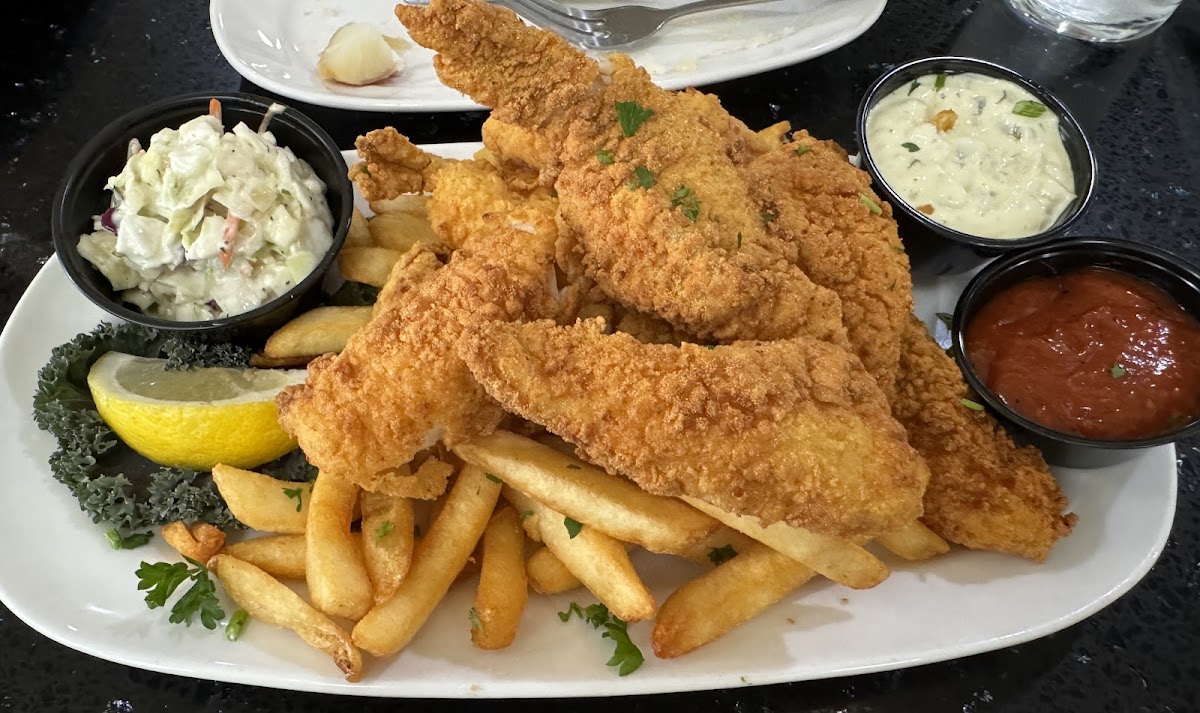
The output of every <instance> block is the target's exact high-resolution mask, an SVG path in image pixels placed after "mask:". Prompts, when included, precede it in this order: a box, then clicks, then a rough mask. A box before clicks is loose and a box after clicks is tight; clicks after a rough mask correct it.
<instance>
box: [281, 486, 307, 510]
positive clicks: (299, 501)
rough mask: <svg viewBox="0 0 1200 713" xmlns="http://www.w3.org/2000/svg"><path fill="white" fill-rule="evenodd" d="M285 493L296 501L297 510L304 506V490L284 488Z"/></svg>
mask: <svg viewBox="0 0 1200 713" xmlns="http://www.w3.org/2000/svg"><path fill="white" fill-rule="evenodd" d="M283 494H284V495H286V496H288V497H289V498H291V499H292V500H295V501H296V512H300V508H302V507H303V506H304V491H303V490H301V489H300V488H284V489H283Z"/></svg>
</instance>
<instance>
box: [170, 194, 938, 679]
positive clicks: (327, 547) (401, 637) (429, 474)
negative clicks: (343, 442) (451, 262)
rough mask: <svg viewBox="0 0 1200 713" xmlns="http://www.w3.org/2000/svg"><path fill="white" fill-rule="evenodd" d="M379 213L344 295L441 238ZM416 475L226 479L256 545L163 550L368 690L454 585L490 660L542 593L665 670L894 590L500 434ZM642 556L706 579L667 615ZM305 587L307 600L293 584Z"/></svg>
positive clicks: (173, 540) (919, 539) (329, 330)
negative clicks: (406, 485)
mask: <svg viewBox="0 0 1200 713" xmlns="http://www.w3.org/2000/svg"><path fill="white" fill-rule="evenodd" d="M371 208H372V210H373V211H374V212H375V213H376V215H375V217H374V218H372V219H371V220H370V221H366V220H365V219H363V217H362V215H361V214H359V213H358V212H357V211H355V219H354V224H353V225H354V227H353V228H352V230H351V236H350V238H349V239H348V240H347V243H346V247H345V248H344V249H343V252H342V254H341V259H340V261H339V264H340V266H341V271H342V274H343V276H344V277H346V279H349V280H354V281H359V282H364V283H367V284H372V285H376V286H379V285H382V284H383V283H384V282H385V281H386V279H387V276H388V272H390V270H391V267H392V265H394V264H395V262H396V261H397V260H399V259H400V256H401V255H402V254H403V252H404V251H405V250H407V249H409V248H411V247H413V246H415V245H418V244H429V243H433V242H436V236H435V235H434V233H433V231H432V229H430V228H429V223H428V222H427V220H426V218H425V204H424V198H423V197H421V196H402V197H401V198H398V199H395V200H392V201H383V202H377V203H372V204H371ZM370 313H371V308H370V307H362V308H357V307H321V308H317V309H315V310H313V311H311V312H308V313H306V314H303V315H300V316H299V317H297V318H296V319H294V320H293V321H292V322H290V323H288V324H287V325H285V326H284V327H282V328H281V329H280V330H279V331H278V332H277V333H275V334H274V335H273V336H272V337H271V338H270V339H269V340H268V341H267V343H266V346H265V347H264V349H263V353H262V354H261V355H257V356H258V359H259V365H262V366H281V365H287V366H293V365H296V364H301V363H304V362H306V361H308V360H310V359H312V358H313V357H315V356H317V355H319V354H323V353H327V352H337V351H340V350H341V349H342V348H344V346H345V343H346V340H347V339H348V338H349V337H350V335H352V334H353V333H354V332H355V331H356V330H357V329H358V328H360V327H361V326H362V325H363V324H365V323H366V321H367V320H368V319H369V318H370ZM412 466H416V470H415V471H414V472H413V475H412V477H411V478H409V479H408V482H411V483H413V488H412V492H409V493H406V494H405V496H398V495H383V494H379V493H371V492H365V491H361V490H360V489H359V488H358V486H357V485H354V484H352V483H348V482H345V481H342V480H339V479H337V478H334V477H328V476H322V475H318V477H317V478H316V480H315V481H314V482H313V483H311V484H296V483H291V482H287V481H282V480H277V479H275V478H271V477H269V476H266V475H262V474H259V473H255V472H252V471H247V470H241V469H238V468H233V467H229V466H224V465H219V466H217V467H216V468H214V469H213V480H214V482H215V483H216V486H217V488H218V489H219V491H220V493H221V496H222V497H223V498H224V499H225V501H226V502H227V503H228V505H229V509H230V511H231V512H232V513H233V515H234V516H235V517H236V518H237V519H238V521H240V522H241V523H243V524H244V525H246V526H247V527H249V528H251V529H252V530H254V531H257V532H258V533H262V535H261V536H258V537H254V538H253V539H247V540H244V541H241V542H237V543H234V544H227V543H226V542H225V536H224V534H223V533H221V531H220V530H217V529H216V528H213V527H211V526H208V525H197V526H193V527H188V526H186V525H185V524H183V523H173V524H171V525H168V526H166V527H164V528H163V533H162V534H163V537H164V538H165V539H166V541H167V542H168V543H169V544H171V545H172V546H173V547H174V548H175V549H177V550H178V551H179V552H180V553H182V554H185V555H187V556H188V557H191V558H193V559H196V560H197V561H200V562H207V564H208V567H209V569H210V571H211V572H212V573H213V574H214V575H215V576H216V577H217V578H218V579H219V580H220V581H221V583H222V584H223V585H224V587H225V591H226V592H227V593H228V594H229V596H230V597H231V598H232V599H233V600H234V601H235V602H236V603H237V604H238V606H240V607H241V608H243V609H245V610H246V611H247V612H248V613H249V615H250V616H251V617H253V618H255V619H258V620H260V621H263V622H267V623H271V624H274V625H277V626H281V627H285V628H288V629H291V630H293V631H295V632H296V633H297V634H298V635H299V636H300V637H301V638H302V639H304V640H305V641H306V642H308V643H309V644H311V645H312V646H314V647H316V648H318V649H320V650H321V651H324V652H325V653H326V654H328V655H329V656H330V657H331V658H332V659H333V661H334V663H335V664H336V665H337V666H338V668H339V669H340V670H341V671H342V672H343V673H344V674H345V676H346V679H347V680H349V681H357V680H359V679H360V678H361V676H362V673H363V652H366V653H367V654H370V655H372V656H389V655H392V654H395V653H396V652H398V651H401V650H402V649H404V648H405V647H406V646H407V645H408V644H409V643H410V642H411V641H412V640H413V638H414V637H415V636H416V635H417V633H418V632H419V631H420V630H421V627H422V626H423V625H424V624H425V622H426V621H427V620H428V618H429V616H430V615H431V613H432V612H433V611H434V609H435V608H436V607H437V606H438V604H439V602H441V600H442V599H443V598H444V597H445V596H446V594H447V592H448V591H449V590H450V589H451V587H453V586H455V583H456V582H461V583H462V584H461V585H460V586H467V585H466V582H467V581H468V580H470V579H471V578H473V577H474V575H475V574H476V573H478V580H477V584H476V585H475V586H476V595H475V606H474V608H473V609H472V610H471V612H470V613H469V616H468V613H467V612H464V616H463V618H462V621H463V626H464V627H468V626H469V627H470V637H471V641H472V643H473V644H474V645H475V646H476V647H478V648H480V649H503V648H505V647H507V646H509V645H510V644H511V643H512V642H513V640H514V639H515V637H516V636H517V635H518V631H519V627H520V624H521V621H522V616H523V613H524V610H525V606H526V601H527V597H528V591H529V590H530V589H532V590H533V591H534V592H535V593H537V594H541V595H550V594H560V593H564V592H569V591H572V590H575V589H579V588H586V589H587V590H588V591H589V592H590V593H591V595H592V596H594V597H595V598H596V599H598V600H599V601H600V603H602V604H604V605H605V606H606V607H607V608H608V611H609V612H610V613H611V614H612V615H613V616H615V617H618V618H620V619H622V620H624V621H626V622H640V621H651V620H653V633H652V636H651V641H652V645H653V648H654V653H655V654H656V655H657V656H658V657H660V658H674V657H677V656H682V655H683V654H686V653H688V652H690V651H693V650H695V649H696V648H698V647H700V646H703V645H704V644H706V643H709V642H712V641H714V640H715V639H717V638H719V637H721V636H722V635H724V634H725V633H727V632H729V631H730V630H732V629H734V628H735V627H737V626H739V625H740V624H742V623H744V622H746V621H748V620H750V619H751V618H753V617H755V616H756V615H758V614H759V613H761V612H763V611H764V610H766V609H767V608H769V607H770V606H772V605H773V604H775V603H776V602H778V601H780V600H782V599H784V598H786V597H788V596H790V595H792V594H793V593H794V592H795V591H796V590H797V589H798V588H799V587H800V586H801V585H803V584H804V583H805V582H807V581H808V580H809V579H811V578H813V577H814V576H818V575H820V576H823V577H826V578H828V579H831V580H833V581H835V582H838V583H840V584H843V585H846V586H848V587H852V588H859V589H861V588H867V587H873V586H875V585H877V584H879V583H880V582H881V581H883V579H884V578H886V577H887V575H888V568H887V566H886V565H885V564H884V563H883V562H882V561H881V560H880V559H878V558H877V557H876V556H875V555H874V554H872V553H871V552H870V551H868V550H867V549H866V548H865V547H864V545H866V544H867V543H866V542H865V541H861V542H851V541H847V540H841V539H838V538H834V537H829V536H826V535H821V534H817V533H813V532H809V531H807V530H804V529H801V528H797V527H791V526H789V525H786V524H784V523H775V524H771V525H769V526H766V527H764V526H762V525H761V524H760V523H759V522H758V521H757V520H756V519H754V518H751V517H745V516H740V515H735V514H732V513H729V512H725V511H723V510H721V509H719V508H717V507H714V506H713V505H711V504H709V503H706V502H703V501H700V500H696V499H693V498H686V497H685V498H681V499H676V498H670V497H663V496H659V495H652V494H650V493H647V492H645V491H643V490H641V489H640V488H638V487H637V486H636V485H635V484H633V483H632V482H631V481H629V480H627V479H625V478H623V477H619V476H616V475H613V474H610V473H607V472H605V471H604V470H602V469H600V468H597V467H595V466H593V465H591V464H589V463H586V462H584V461H582V460H579V459H578V458H576V457H575V456H574V455H572V449H571V447H570V446H569V445H568V444H566V443H564V442H563V441H561V440H559V439H557V438H555V437H553V436H550V435H549V434H544V435H541V436H538V437H537V438H536V439H533V438H527V437H524V436H520V435H517V434H515V433H511V432H507V431H498V432H496V433H494V434H492V435H490V436H488V437H485V438H481V439H477V440H475V441H473V442H471V443H468V444H464V445H461V446H459V447H457V448H454V449H453V451H451V452H445V451H442V452H437V453H427V454H423V456H422V457H421V458H419V459H418V460H417V461H414V463H413V464H411V465H410V467H412ZM422 524H424V525H425V526H424V527H422ZM422 531H423V533H424V534H423V535H422V534H420V533H421V532H422ZM878 543H879V544H880V545H882V546H883V547H884V548H885V549H887V550H889V551H891V552H892V553H893V554H895V555H897V556H899V557H901V558H904V559H907V560H923V559H927V558H930V557H933V556H936V555H938V554H941V553H943V552H945V551H946V550H947V549H948V547H947V545H946V543H945V542H944V541H943V540H941V539H940V538H939V537H938V536H937V535H935V534H934V533H932V532H931V531H930V530H928V529H927V528H925V527H924V526H923V525H921V524H920V523H918V522H915V521H914V522H913V523H912V524H911V525H909V526H908V527H905V528H902V529H901V530H899V531H897V532H892V533H887V534H886V535H885V536H883V537H880V538H878ZM634 547H641V548H644V549H646V550H649V551H651V552H656V553H663V554H668V555H675V556H679V557H683V558H686V559H688V560H691V561H693V562H696V563H698V564H699V565H701V566H702V567H705V568H707V571H703V572H702V573H700V574H699V575H698V576H697V577H696V578H694V579H692V580H691V581H689V582H687V583H685V584H683V585H682V586H681V587H679V588H678V589H676V590H675V591H674V592H673V593H672V594H671V595H670V596H668V597H667V598H666V600H665V601H663V602H661V603H660V602H658V601H656V599H655V597H654V595H653V594H652V593H651V592H650V591H649V589H648V588H647V587H646V585H645V584H644V583H643V581H642V579H641V577H640V575H639V573H638V572H637V570H636V569H635V568H634V565H633V563H632V560H631V559H630V550H631V549H632V548H634ZM301 579H302V580H303V581H304V583H305V585H306V589H307V595H308V596H307V599H305V598H304V597H301V596H299V595H297V594H296V593H295V592H294V591H293V589H292V588H291V587H290V586H288V585H287V584H284V582H283V581H282V580H301Z"/></svg>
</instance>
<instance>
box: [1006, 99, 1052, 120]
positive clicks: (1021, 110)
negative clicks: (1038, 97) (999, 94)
mask: <svg viewBox="0 0 1200 713" xmlns="http://www.w3.org/2000/svg"><path fill="white" fill-rule="evenodd" d="M1012 113H1014V114H1016V115H1017V116H1027V117H1029V118H1030V119H1036V118H1038V117H1039V116H1041V115H1042V114H1045V113H1046V105H1045V104H1043V103H1041V102H1035V101H1032V100H1029V99H1023V100H1021V101H1019V102H1017V103H1016V104H1013V108H1012Z"/></svg>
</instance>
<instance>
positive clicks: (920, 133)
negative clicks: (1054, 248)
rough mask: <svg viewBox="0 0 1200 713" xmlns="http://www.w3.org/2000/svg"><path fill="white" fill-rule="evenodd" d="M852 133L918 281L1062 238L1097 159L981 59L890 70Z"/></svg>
mask: <svg viewBox="0 0 1200 713" xmlns="http://www.w3.org/2000/svg"><path fill="white" fill-rule="evenodd" d="M856 129H857V138H858V145H859V150H860V154H861V158H862V167H863V168H864V169H865V170H866V171H867V172H868V173H869V174H870V175H871V178H872V179H873V181H874V183H875V189H876V191H878V192H879V194H880V195H881V196H883V197H884V199H885V200H887V201H888V202H890V203H891V204H892V206H893V208H894V209H895V210H894V213H895V215H896V221H897V224H898V225H899V230H900V237H901V239H902V240H903V241H904V244H905V249H906V250H907V251H908V253H909V259H910V262H911V264H912V268H913V270H914V271H915V272H920V273H924V274H934V275H945V274H954V273H958V272H964V271H966V270H970V269H972V268H974V267H977V266H978V265H979V264H980V263H982V262H983V261H985V260H987V259H988V258H991V257H995V256H997V255H1000V254H1003V253H1006V252H1009V251H1013V250H1022V249H1026V248H1029V247H1033V246H1035V245H1039V244H1041V243H1045V242H1049V241H1051V240H1053V239H1055V238H1060V237H1063V236H1064V235H1065V234H1066V233H1067V231H1068V230H1069V229H1070V228H1071V226H1072V225H1074V224H1075V222H1076V221H1077V220H1078V219H1079V217H1080V216H1081V215H1082V214H1083V212H1084V210H1085V208H1086V207H1087V205H1088V203H1089V201H1090V199H1091V196H1092V192H1093V188H1094V183H1095V175H1096V159H1095V155H1094V154H1093V152H1092V148H1091V145H1090V144H1089V143H1088V140H1087V137H1086V136H1085V135H1084V133H1083V129H1082V128H1081V127H1080V126H1079V122H1077V121H1076V120H1075V118H1074V117H1073V116H1072V115H1071V112H1070V111H1069V110H1068V109H1067V107H1066V106H1065V105H1063V103H1062V102H1060V101H1059V100H1058V99H1057V98H1056V97H1055V96H1054V95H1052V94H1051V93H1050V92H1049V91H1047V90H1046V89H1044V88H1042V87H1041V86H1039V85H1037V84H1035V83H1034V82H1032V81H1030V80H1028V79H1026V78H1025V77H1023V76H1021V75H1020V74H1018V73H1016V72H1014V71H1013V70H1011V69H1008V68H1006V67H1002V66H1000V65H998V64H994V63H991V62H987V61H984V60H979V59H973V58H969V57H928V58H924V59H919V60H915V61H912V62H908V63H906V64H902V65H900V66H898V67H895V68H894V69H892V70H891V71H889V72H887V73H886V74H884V75H883V76H881V77H880V78H879V79H877V80H876V81H875V82H874V84H872V85H871V87H870V88H869V89H868V90H867V92H866V94H865V95H864V96H863V99H862V102H861V103H860V105H859V109H858V117H857V126H856Z"/></svg>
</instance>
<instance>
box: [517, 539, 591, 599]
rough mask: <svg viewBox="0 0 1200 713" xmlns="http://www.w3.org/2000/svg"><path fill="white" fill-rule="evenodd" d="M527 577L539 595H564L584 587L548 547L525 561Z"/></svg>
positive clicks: (542, 548) (539, 550)
mask: <svg viewBox="0 0 1200 713" xmlns="http://www.w3.org/2000/svg"><path fill="white" fill-rule="evenodd" d="M525 577H526V579H528V580H529V586H530V587H532V588H533V591H535V592H537V593H538V594H562V593H563V592H569V591H571V590H572V589H578V588H579V587H582V586H583V582H580V581H579V578H578V577H576V576H575V575H573V574H571V570H569V569H567V566H566V565H565V564H563V563H562V560H560V559H559V558H557V557H555V556H554V553H553V552H551V551H550V550H549V548H546V547H539V548H538V549H537V551H536V552H534V553H533V554H531V555H529V559H527V560H525Z"/></svg>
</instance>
